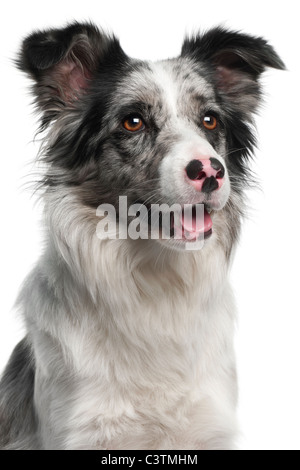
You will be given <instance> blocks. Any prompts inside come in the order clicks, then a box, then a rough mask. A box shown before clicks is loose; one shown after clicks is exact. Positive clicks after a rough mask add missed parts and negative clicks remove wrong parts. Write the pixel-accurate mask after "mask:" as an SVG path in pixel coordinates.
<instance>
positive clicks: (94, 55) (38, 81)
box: [17, 23, 126, 125]
mask: <svg viewBox="0 0 300 470" xmlns="http://www.w3.org/2000/svg"><path fill="white" fill-rule="evenodd" d="M125 57H126V56H125V53H124V52H123V50H122V49H121V46H120V44H119V42H118V40H117V39H116V38H115V37H109V36H107V35H105V34H103V33H102V32H101V31H100V30H99V29H97V28H96V27H95V26H93V25H92V24H90V23H85V24H80V23H73V24H71V25H69V26H67V27H66V28H64V29H50V30H47V31H38V32H34V33H33V34H31V35H30V36H29V37H27V38H26V39H25V40H24V42H23V45H22V49H21V52H20V55H19V57H18V60H17V65H18V67H19V68H20V69H21V70H22V71H24V72H27V73H28V74H29V75H30V76H31V78H33V79H34V81H35V87H34V92H35V94H36V96H37V103H38V106H39V107H40V108H41V109H42V111H43V112H44V120H43V124H44V125H45V124H47V123H48V122H49V121H51V119H54V118H55V117H56V116H57V114H58V113H59V112H60V111H61V110H62V109H64V108H65V107H66V106H68V105H72V104H74V102H75V101H76V100H77V99H78V98H79V97H80V95H81V94H82V93H84V92H85V91H86V90H87V88H88V87H89V86H90V85H91V83H92V80H93V78H95V76H96V75H97V72H98V71H99V68H100V67H101V63H103V62H105V61H108V62H111V61H112V60H113V59H117V58H118V59H119V60H123V59H124V58H125Z"/></svg>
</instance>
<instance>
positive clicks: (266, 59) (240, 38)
mask: <svg viewBox="0 0 300 470" xmlns="http://www.w3.org/2000/svg"><path fill="white" fill-rule="evenodd" d="M181 55H182V56H183V57H192V58H193V59H194V60H197V61H198V62H201V63H204V64H209V66H210V67H211V70H212V71H213V79H214V81H215V84H216V86H217V88H218V89H219V90H220V92H222V93H225V94H226V96H227V97H228V98H229V99H230V100H231V101H232V102H233V104H234V103H236V104H237V105H238V106H239V107H242V109H243V108H244V109H245V111H247V112H248V111H253V110H254V109H255V105H256V104H257V101H258V98H259V95H260V93H259V86H258V78H259V76H260V75H261V73H262V72H264V70H265V69H266V68H267V67H273V68H275V69H280V70H284V69H285V65H284V63H283V62H282V60H281V59H280V57H279V56H278V55H277V53H276V52H275V50H274V49H273V47H272V46H270V45H269V44H268V43H267V41H265V40H264V39H262V38H260V37H253V36H249V35H247V34H242V33H238V32H234V31H228V30H225V29H223V28H221V27H217V28H214V29H211V30H210V31H208V32H207V33H205V34H204V35H202V36H201V35H199V36H196V37H193V38H191V39H186V40H185V42H184V44H183V47H182V53H181ZM253 107H254V109H253ZM246 108H247V109H246Z"/></svg>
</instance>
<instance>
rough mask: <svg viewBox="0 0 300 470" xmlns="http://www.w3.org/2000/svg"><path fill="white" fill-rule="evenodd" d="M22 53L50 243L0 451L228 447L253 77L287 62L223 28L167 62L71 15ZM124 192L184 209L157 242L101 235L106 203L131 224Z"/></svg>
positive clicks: (2, 395)
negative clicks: (35, 116)
mask: <svg viewBox="0 0 300 470" xmlns="http://www.w3.org/2000/svg"><path fill="white" fill-rule="evenodd" d="M17 63H18V67H19V68H20V69H21V70H22V71H25V72H26V73H27V74H28V75H29V76H30V77H31V78H32V79H33V81H34V88H33V90H34V94H35V97H36V105H37V107H38V109H39V111H40V113H41V130H42V131H43V135H44V136H45V138H44V140H43V145H42V147H41V152H40V156H39V160H40V161H41V162H42V163H43V166H44V172H43V176H42V178H41V181H40V186H39V187H40V189H41V190H42V191H41V192H42V199H43V203H44V205H43V207H44V226H45V249H44V252H43V255H42V257H41V259H40V260H39V262H38V264H37V265H36V267H35V269H34V270H33V271H32V273H31V274H30V275H29V277H28V278H27V280H26V281H25V283H24V286H23V288H22V290H21V293H20V296H19V298H18V302H17V305H18V308H19V309H20V310H21V311H22V315H23V318H24V320H25V324H26V331H27V333H26V336H25V338H24V339H23V340H22V341H21V342H20V343H19V344H18V345H17V346H16V348H15V350H14V352H13V353H12V356H11V359H10V361H9V363H8V365H7V367H6V370H5V371H4V374H3V376H2V380H1V385H0V425H1V429H0V447H1V448H2V449H32V450H39V449H42V450H51V449H52V450H53V449H55V450H70V449H72V450H74V449H95V450H96V449H99V450H101V449H103V450H104V449H119V450H120V449H200V450H201V449H203V450H206V449H208V450H220V449H234V448H235V438H236V434H237V421H236V414H235V410H236V403H237V384H236V367H235V354H234V350H233V333H234V326H235V318H236V312H235V305H234V299H233V296H232V292H231V288H230V285H229V282H228V269H229V267H230V263H231V260H232V254H233V252H234V247H235V246H236V243H237V240H238V237H239V232H240V224H241V220H242V218H243V214H244V210H245V203H244V199H245V198H244V196H243V194H244V190H245V188H247V186H249V182H250V181H251V172H250V169H249V158H250V157H251V155H252V152H253V149H254V147H255V137H254V135H253V116H254V114H255V111H256V110H257V108H258V105H259V103H260V100H261V87H260V84H259V78H260V76H261V74H262V72H264V70H265V69H266V68H267V67H273V68H277V69H284V64H283V62H282V61H281V60H280V58H279V57H278V55H277V54H276V52H275V51H274V49H273V48H272V47H271V46H270V45H269V44H268V43H267V42H266V41H265V40H264V39H262V38H259V37H252V36H249V35H246V34H242V33H240V32H234V31H229V30H226V29H224V28H222V27H216V28H214V29H211V30H209V31H208V32H206V33H204V34H199V35H195V36H193V37H190V38H187V39H186V40H185V41H184V43H183V47H182V51H181V54H180V56H179V57H177V58H175V59H168V60H164V61H159V62H145V61H142V60H136V59H131V58H129V57H128V56H127V55H126V53H125V52H124V51H123V50H122V48H121V46H120V43H119V41H118V40H117V39H116V38H115V37H114V36H112V35H107V34H105V33H104V32H103V31H102V30H99V29H98V28H97V27H95V26H94V25H92V24H90V23H84V24H81V23H73V24H71V25H68V26H67V27H66V28H65V29H50V30H47V31H39V32H34V33H33V34H31V35H30V36H29V37H27V38H26V39H25V40H24V42H23V45H22V49H21V52H20V55H19V57H18V61H17ZM120 196H122V197H126V201H127V204H128V205H133V206H134V207H136V205H138V207H139V206H144V207H146V211H147V212H148V213H150V208H151V206H152V205H155V204H156V205H157V204H158V205H159V204H164V205H166V206H168V207H170V206H172V205H174V204H175V205H176V207H177V208H178V207H179V210H177V216H178V212H179V217H177V222H176V223H175V222H174V221H175V218H174V217H169V222H170V224H171V225H170V236H169V237H164V236H163V229H162V224H161V223H160V222H159V223H158V226H157V227H156V235H157V236H156V237H148V238H147V237H143V236H140V237H121V236H118V234H117V236H111V237H109V236H106V237H105V236H102V237H101V236H99V234H98V231H97V227H98V225H99V222H103V220H104V219H105V217H104V216H106V215H107V214H106V212H105V211H102V217H99V211H98V212H97V208H99V206H100V205H104V207H105V205H110V207H113V208H114V209H115V218H116V226H117V228H120V227H121V225H122V228H123V229H124V225H125V228H126V229H127V228H128V227H129V224H130V223H131V222H132V221H133V219H132V213H131V215H130V214H129V218H128V219H127V221H124V220H123V218H122V217H121V215H120V212H121V211H120V204H119V198H120ZM185 205H191V207H192V212H191V214H190V215H189V216H187V215H186V214H185V213H184V211H183V207H184V206H185ZM196 206H201V207H202V217H200V218H199V220H200V222H199V223H197V217H196V216H195V207H196ZM175 212H176V211H175ZM149 220H150V218H149ZM159 220H161V218H160V219H159ZM178 220H179V222H178ZM106 222H107V220H106ZM135 222H136V220H135ZM126 224H127V225H126ZM178 224H179V228H178ZM106 225H107V226H108V225H109V224H108V222H107V223H106ZM150 225H151V222H150ZM106 233H107V235H109V230H108V229H107V232H106ZM176 233H177V235H178V233H179V234H182V237H181V238H180V237H176V236H175V235H176ZM198 238H201V239H202V245H201V249H197V250H196V249H193V250H190V249H188V247H189V243H192V242H195V240H197V239H198Z"/></svg>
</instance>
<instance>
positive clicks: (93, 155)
mask: <svg viewBox="0 0 300 470" xmlns="http://www.w3.org/2000/svg"><path fill="white" fill-rule="evenodd" d="M19 67H20V68H21V69H22V70H24V71H26V72H28V73H29V74H30V75H31V77H32V78H33V79H34V80H35V88H34V91H35V94H36V96H37V104H38V107H39V109H40V110H41V111H42V113H43V118H42V127H43V128H45V127H47V126H48V125H50V134H49V135H50V137H49V139H48V141H47V149H46V152H45V154H44V159H45V160H46V162H47V164H48V171H47V175H46V178H45V184H46V186H47V188H48V189H49V190H53V189H54V190H57V189H58V188H60V187H68V188H69V190H70V191H72V192H73V193H75V194H76V196H77V198H78V201H79V203H80V204H83V205H87V206H90V207H91V206H92V207H94V208H95V209H96V208H97V207H98V206H99V204H103V203H106V204H107V203H110V204H113V205H114V206H115V207H118V201H119V196H127V197H128V203H129V204H133V203H138V204H145V205H146V207H147V208H149V207H150V205H151V204H162V203H164V204H168V205H169V206H172V205H173V204H178V205H180V207H183V205H184V204H192V205H196V204H200V203H201V204H204V205H205V210H204V220H203V221H202V225H201V226H200V228H199V226H198V227H197V226H196V224H195V221H194V219H193V216H192V217H189V218H188V217H186V218H185V217H184V216H183V215H182V216H181V218H180V220H181V225H182V228H183V229H184V230H186V231H187V232H189V233H193V232H195V233H196V236H197V234H198V233H200V232H201V233H203V232H204V234H205V237H206V238H209V237H210V235H211V234H212V233H213V236H212V237H210V238H211V240H213V239H215V240H217V239H218V240H220V241H221V242H223V244H225V245H226V247H227V249H230V246H231V244H232V241H233V240H234V239H235V237H236V236H237V231H238V225H239V222H238V221H239V215H240V212H241V202H240V201H241V195H242V192H243V189H244V188H245V186H247V184H248V182H249V178H250V175H249V173H248V165H247V163H248V159H249V156H250V155H251V152H252V150H253V146H254V143H255V139H254V136H253V134H252V131H251V127H252V119H253V113H254V112H255V111H256V109H257V107H258V104H259V101H260V96H261V92H260V85H259V77H260V75H261V73H262V72H263V71H264V70H265V68H266V67H274V68H278V69H283V68H284V65H283V63H282V61H281V60H280V58H279V57H278V55H277V54H276V53H275V51H274V50H273V48H272V47H271V46H270V45H268V44H267V42H266V41H265V40H263V39H261V38H256V37H251V36H248V35H245V34H240V33H237V32H232V31H227V30H225V29H223V28H215V29H212V30H211V31H208V32H207V33H205V34H203V35H199V36H195V37H193V38H191V39H187V40H185V42H184V44H183V47H182V52H181V55H180V56H179V57H178V58H176V59H170V60H166V61H160V62H156V63H152V62H142V61H139V60H133V59H130V58H129V57H128V56H127V55H126V54H125V53H124V51H123V50H122V48H121V46H120V44H119V42H118V40H117V39H116V38H115V37H110V36H108V35H106V34H104V33H103V32H101V31H100V30H98V29H97V28H96V27H94V26H93V25H91V24H78V23H76V24H73V25H70V26H68V27H67V28H65V29H62V30H56V29H53V30H49V31H45V32H37V33H34V34H32V35H31V36H29V37H28V38H27V39H26V40H25V41H24V43H23V48H22V51H21V54H20V57H19ZM191 238H193V237H191ZM165 243H168V245H169V246H173V247H175V246H177V247H180V246H181V241H175V240H173V239H171V240H168V241H166V242H165Z"/></svg>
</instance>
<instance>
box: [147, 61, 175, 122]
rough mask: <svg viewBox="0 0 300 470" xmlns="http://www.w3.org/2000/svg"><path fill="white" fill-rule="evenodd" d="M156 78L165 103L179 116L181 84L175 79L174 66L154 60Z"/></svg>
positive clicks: (153, 66)
mask: <svg viewBox="0 0 300 470" xmlns="http://www.w3.org/2000/svg"><path fill="white" fill-rule="evenodd" d="M151 68H152V71H153V73H154V80H155V82H156V84H157V85H158V86H159V88H160V89H161V90H162V92H163V95H162V96H163V99H164V103H165V104H166V105H167V107H168V110H169V112H171V114H173V115H174V116H177V109H178V97H179V84H178V82H177V81H176V80H175V77H174V73H173V71H172V67H171V65H170V64H168V63H167V62H154V63H152V64H151Z"/></svg>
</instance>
